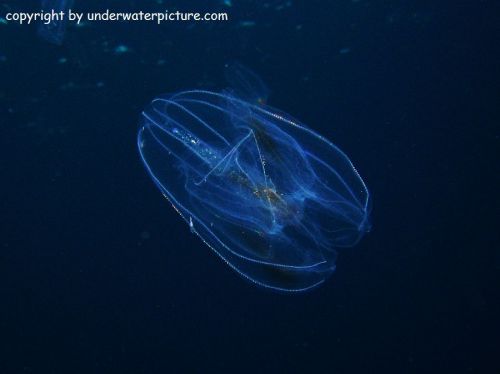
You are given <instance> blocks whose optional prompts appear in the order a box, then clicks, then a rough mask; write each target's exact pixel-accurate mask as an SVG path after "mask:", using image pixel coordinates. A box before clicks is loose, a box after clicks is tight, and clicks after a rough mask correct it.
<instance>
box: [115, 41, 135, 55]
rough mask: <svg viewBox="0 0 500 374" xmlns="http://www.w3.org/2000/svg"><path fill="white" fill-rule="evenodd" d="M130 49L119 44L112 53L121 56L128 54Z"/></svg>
mask: <svg viewBox="0 0 500 374" xmlns="http://www.w3.org/2000/svg"><path fill="white" fill-rule="evenodd" d="M130 51H131V50H130V48H129V47H127V46H126V45H124V44H120V45H117V46H116V47H115V49H114V50H113V52H114V53H116V54H117V55H121V54H124V53H128V52H130Z"/></svg>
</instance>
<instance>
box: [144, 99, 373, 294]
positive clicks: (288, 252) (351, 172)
mask: <svg viewBox="0 0 500 374" xmlns="http://www.w3.org/2000/svg"><path fill="white" fill-rule="evenodd" d="M138 147H139V152H140V155H141V158H142V160H143V162H144V165H145V167H146V169H147V170H148V172H149V174H150V175H151V177H152V179H153V180H154V182H155V183H156V185H157V186H158V187H159V189H160V190H161V191H162V193H163V194H164V195H165V197H166V198H167V199H168V200H169V201H170V202H171V203H172V205H173V206H174V208H175V209H176V210H177V211H178V212H179V213H180V215H181V216H182V217H183V218H184V219H185V220H186V222H187V223H189V225H190V227H191V231H192V232H195V233H196V234H198V235H199V236H200V237H201V238H202V240H203V241H204V242H205V243H206V244H207V245H208V246H209V247H210V248H212V249H213V250H214V251H215V252H216V253H217V254H218V255H219V256H220V257H221V258H222V259H223V260H224V261H225V262H226V263H227V264H228V265H229V266H231V267H232V268H233V269H234V270H236V271H237V272H238V273H239V274H241V275H242V276H243V277H245V278H247V279H248V280H250V281H252V282H255V283H256V284H258V285H261V286H264V287H269V288H272V289H275V290H281V291H303V290H308V289H310V288H313V287H315V286H317V285H318V284H320V283H322V282H323V281H324V280H325V279H326V278H327V277H328V276H329V275H330V274H331V273H332V272H333V271H334V270H335V259H336V255H337V251H336V249H338V248H340V247H350V246H353V245H355V244H356V243H357V242H358V241H359V239H360V238H361V237H362V236H363V235H364V234H365V233H366V232H367V231H368V230H369V228H370V224H369V217H368V216H369V200H370V199H369V193H368V190H367V188H366V186H365V183H364V182H363V180H362V179H361V177H360V175H359V174H358V172H357V171H356V169H355V168H354V166H353V164H352V163H351V161H350V160H349V158H348V157H347V156H346V155H345V154H344V153H343V152H342V151H341V150H340V149H339V148H338V147H336V146H335V145H334V144H332V143H331V142H330V141H328V140H327V139H325V138H324V137H322V136H321V135H319V134H317V133H316V132H314V131H313V130H311V129H310V128H308V127H305V126H303V125H301V124H300V123H298V122H297V121H296V120H294V119H292V118H291V117H290V116H288V115H287V114H285V113H283V112H281V111H279V110H277V109H274V108H271V107H268V106H263V105H257V104H252V103H249V102H247V101H244V100H242V99H240V98H237V97H235V96H232V95H230V94H227V93H216V92H209V91H202V90H192V91H184V92H180V93H177V94H173V95H166V96H162V97H158V98H156V99H155V100H153V102H152V103H151V104H150V106H149V107H148V108H146V109H145V111H144V112H143V114H142V123H141V126H140V129H139V134H138Z"/></svg>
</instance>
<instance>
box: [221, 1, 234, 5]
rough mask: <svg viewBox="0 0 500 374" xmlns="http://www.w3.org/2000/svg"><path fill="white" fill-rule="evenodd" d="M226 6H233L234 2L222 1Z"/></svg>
mask: <svg viewBox="0 0 500 374" xmlns="http://www.w3.org/2000/svg"><path fill="white" fill-rule="evenodd" d="M222 3H223V4H224V5H225V6H233V2H232V1H231V0H224V1H223V2H222Z"/></svg>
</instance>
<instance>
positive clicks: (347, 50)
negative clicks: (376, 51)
mask: <svg viewBox="0 0 500 374" xmlns="http://www.w3.org/2000/svg"><path fill="white" fill-rule="evenodd" d="M349 52H351V48H347V47H346V48H342V49H341V50H340V51H339V53H340V54H341V55H345V54H348V53H349Z"/></svg>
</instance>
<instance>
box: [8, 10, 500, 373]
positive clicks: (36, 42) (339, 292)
mask: <svg viewBox="0 0 500 374" xmlns="http://www.w3.org/2000/svg"><path fill="white" fill-rule="evenodd" d="M39 8H40V5H39V4H38V1H31V0H30V1H21V0H18V1H14V0H13V1H2V2H0V17H2V18H0V152H1V159H0V175H1V185H0V192H1V195H2V199H1V202H0V373H182V372H198V373H210V372H214V373H223V372H228V373H239V372H241V373H247V372H248V373H250V372H252V373H257V372H258V373H268V372H275V373H276V372H277V373H314V372H325V373H379V372H380V373H434V372H435V373H459V372H468V373H498V372H500V364H499V362H498V358H497V357H498V353H499V346H500V342H499V340H500V339H499V331H500V330H499V324H498V315H499V313H500V307H499V305H500V300H499V284H500V279H499V278H500V277H499V272H500V254H499V248H500V246H499V244H500V243H499V228H498V220H499V219H498V216H499V200H498V190H499V178H498V174H499V169H498V162H499V160H498V150H499V145H498V141H499V131H498V130H499V128H498V124H499V120H500V113H499V112H500V111H499V108H500V107H499V105H498V103H499V87H500V84H499V83H500V82H499V66H500V65H499V58H498V56H499V54H498V52H499V51H498V45H499V42H500V37H499V33H500V17H499V14H500V9H499V6H498V4H497V3H496V2H494V1H462V2H458V3H457V2H452V1H441V2H436V1H425V0H423V1H401V0H399V1H393V0H390V1H385V2H376V1H367V0H366V1H365V0H358V1H324V0H323V1H317V0H302V1H299V0H291V1H285V0H268V1H257V0H253V1H250V0H231V1H219V0H203V1H202V0H199V1H195V0H190V1H179V0H172V1H168V0H164V1H146V0H144V1H132V0H127V1H113V0H107V1H95V0H92V1H78V0H75V2H74V6H73V8H74V9H75V10H76V11H81V12H89V11H103V10H105V9H113V10H117V11H118V10H124V11H138V10H144V11H153V10H154V11H162V10H165V9H172V10H182V11H202V12H204V11H216V12H219V11H220V12H227V13H228V14H229V17H230V19H229V21H227V22H219V23H189V22H188V23H180V22H179V23H170V24H163V25H161V26H158V25H156V24H150V23H145V22H135V23H104V22H95V23H90V22H88V23H86V24H84V25H82V26H78V27H77V26H75V25H73V24H69V25H68V28H67V30H66V34H65V38H64V42H63V44H62V45H55V44H51V43H48V42H47V41H45V40H43V39H42V38H40V37H39V36H38V35H37V25H23V26H19V25H16V24H15V23H13V22H7V21H5V16H6V13H8V12H22V11H24V12H26V11H34V10H38V9H39ZM228 61H239V62H241V63H242V64H244V65H246V66H249V67H251V68H252V69H253V70H254V71H256V72H258V74H259V75H260V76H261V77H262V79H263V80H264V81H265V82H267V84H268V85H269V87H270V88H271V95H270V98H269V103H270V104H271V105H272V106H274V107H277V108H280V109H282V110H284V111H286V112H288V113H290V114H291V115H293V116H294V117H296V118H299V119H300V120H301V121H303V122H304V123H306V124H307V125H308V126H310V127H311V128H314V129H315V130H317V131H318V132H320V133H322V134H323V135H325V136H327V137H328V138H329V139H331V140H332V141H333V142H335V144H337V145H339V146H340V147H341V148H342V149H343V150H345V151H346V152H347V153H348V155H349V156H350V158H351V159H352V160H353V162H354V163H355V165H356V166H357V168H358V170H359V171H360V173H361V174H362V176H363V178H364V179H365V181H366V183H367V185H368V187H369V188H370V192H371V194H372V197H373V211H372V215H371V216H372V223H373V228H372V230H371V232H370V233H368V234H367V235H366V237H364V238H363V239H362V241H361V242H360V243H359V244H358V245H357V246H356V247H354V248H349V249H346V250H341V251H340V253H339V257H338V261H337V270H336V272H335V273H334V274H333V276H332V277H331V278H330V279H329V280H328V281H327V282H326V283H325V284H324V285H322V286H321V287H320V288H318V289H315V290H313V291H311V292H308V293H304V294H299V295H283V294H280V293H273V292H268V291H264V290H262V289H260V288H257V287H255V286H253V285H251V284H250V283H248V282H245V281H244V280H242V279H240V278H239V277H237V276H236V275H235V274H234V272H233V271H232V270H231V269H229V268H228V267H227V266H225V265H224V264H223V262H222V261H221V260H220V259H219V258H217V257H216V256H214V254H213V253H211V251H210V250H209V249H208V248H207V247H206V246H204V245H203V243H201V241H200V239H199V238H198V237H196V236H195V235H193V234H192V233H191V232H190V230H189V227H188V226H187V225H186V224H185V222H183V221H182V220H181V219H180V218H179V217H178V215H177V214H176V213H175V211H174V210H173V209H172V208H171V206H170V204H169V203H168V202H167V201H166V200H165V199H164V198H163V197H162V196H161V194H160V193H159V192H158V191H157V189H156V187H155V186H154V184H153V183H152V182H151V180H150V178H149V177H148V175H147V174H146V172H145V170H144V168H143V165H142V164H141V161H140V159H139V156H138V152H137V149H136V134H137V130H138V121H139V117H140V113H141V111H142V110H143V108H144V107H145V106H146V105H147V104H148V103H149V102H150V101H151V100H152V99H153V98H154V97H156V96H158V95H160V94H163V93H168V92H175V91H179V90H182V89H189V88H206V89H212V90H220V89H223V88H225V81H224V76H223V67H224V64H226V63H227V62H228Z"/></svg>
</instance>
